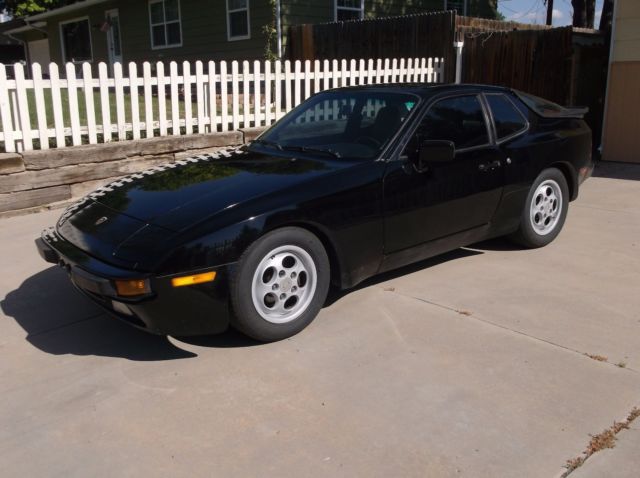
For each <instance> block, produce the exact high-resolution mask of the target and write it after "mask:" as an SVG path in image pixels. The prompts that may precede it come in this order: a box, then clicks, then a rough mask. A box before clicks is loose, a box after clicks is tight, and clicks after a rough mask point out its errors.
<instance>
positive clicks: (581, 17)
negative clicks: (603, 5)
mask: <svg viewBox="0 0 640 478" xmlns="http://www.w3.org/2000/svg"><path fill="white" fill-rule="evenodd" d="M571 6H572V7H573V26H574V27H581V28H593V22H594V20H595V13H596V0H571Z"/></svg>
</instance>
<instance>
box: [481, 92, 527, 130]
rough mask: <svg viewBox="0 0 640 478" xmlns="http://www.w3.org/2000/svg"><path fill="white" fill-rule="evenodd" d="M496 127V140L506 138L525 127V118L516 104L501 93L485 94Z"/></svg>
mask: <svg viewBox="0 0 640 478" xmlns="http://www.w3.org/2000/svg"><path fill="white" fill-rule="evenodd" d="M486 99H487V103H488V104H489V108H490V109H491V115H492V116H493V122H494V124H495V127H496V137H497V139H498V140H501V139H504V138H507V137H509V136H512V135H514V134H517V133H519V132H521V131H524V130H525V129H526V128H527V120H526V118H525V117H524V116H523V115H522V113H520V111H519V110H518V108H517V107H516V105H514V104H513V102H512V101H511V100H510V99H509V98H507V97H506V96H505V95H503V94H489V95H486Z"/></svg>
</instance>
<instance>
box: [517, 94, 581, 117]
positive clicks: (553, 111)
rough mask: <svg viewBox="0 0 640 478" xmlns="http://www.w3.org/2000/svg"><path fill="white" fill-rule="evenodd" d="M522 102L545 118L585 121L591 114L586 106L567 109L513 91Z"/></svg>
mask: <svg viewBox="0 0 640 478" xmlns="http://www.w3.org/2000/svg"><path fill="white" fill-rule="evenodd" d="M511 91H512V92H513V93H514V94H515V95H516V96H517V97H518V98H520V100H521V101H522V102H523V103H524V104H525V105H527V106H528V107H529V108H530V109H531V110H533V111H534V112H535V113H537V114H538V115H540V116H542V117H543V118H576V119H583V118H584V115H586V114H587V113H588V112H589V108H588V107H586V106H584V107H581V106H577V107H576V106H574V107H570V108H565V107H564V106H560V105H558V104H556V103H552V102H551V101H548V100H545V99H543V98H539V97H537V96H534V95H531V94H529V93H524V92H522V91H518V90H511Z"/></svg>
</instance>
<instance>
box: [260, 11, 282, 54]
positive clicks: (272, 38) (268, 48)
mask: <svg viewBox="0 0 640 478" xmlns="http://www.w3.org/2000/svg"><path fill="white" fill-rule="evenodd" d="M269 6H270V7H271V22H270V23H268V24H267V25H263V27H262V33H263V34H264V36H265V40H266V41H265V46H264V59H265V60H269V61H274V60H279V58H278V54H277V52H274V46H275V44H276V43H277V41H278V39H277V37H276V36H277V33H278V32H277V31H276V0H269Z"/></svg>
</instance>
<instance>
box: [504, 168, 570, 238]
mask: <svg viewBox="0 0 640 478" xmlns="http://www.w3.org/2000/svg"><path fill="white" fill-rule="evenodd" d="M551 182H553V183H555V184H556V185H557V186H558V187H559V193H560V195H561V201H560V205H559V206H558V208H557V209H558V214H559V215H558V217H557V219H556V220H555V223H554V224H553V226H552V227H551V228H550V229H549V231H548V232H546V233H542V230H544V225H543V224H544V217H546V216H544V215H542V214H541V215H539V216H537V217H539V218H541V219H543V221H542V222H540V223H539V227H538V228H536V227H535V226H534V221H535V219H534V218H532V213H531V207H532V202H533V201H536V200H537V199H539V197H540V191H539V189H540V188H541V186H542V185H543V184H544V183H547V184H553V183H551ZM543 189H545V187H544V186H543ZM551 189H553V188H551ZM555 194H556V193H554V197H555ZM569 200H570V197H569V186H568V185H567V180H566V178H565V177H564V174H562V172H561V171H560V170H558V169H556V168H549V169H545V170H544V171H542V172H541V173H540V175H539V176H538V177H537V178H536V180H535V181H534V182H533V184H532V185H531V189H530V190H529V194H528V195H527V200H526V202H525V204H524V207H523V208H522V213H521V216H520V226H519V228H518V230H517V231H516V232H515V233H514V234H512V235H511V236H510V238H511V239H512V240H513V241H514V242H516V243H518V244H520V245H522V246H525V247H528V248H537V247H544V246H546V245H547V244H549V243H550V242H552V241H553V240H554V239H555V238H556V237H558V234H560V231H561V230H562V227H563V226H564V222H565V220H566V218H567V211H568V209H569ZM543 214H544V213H543Z"/></svg>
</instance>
